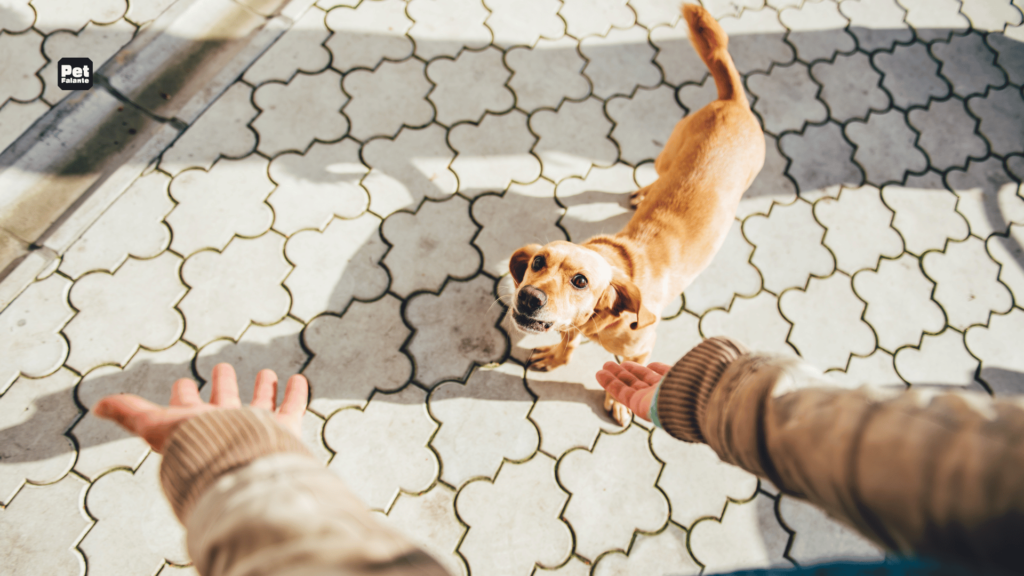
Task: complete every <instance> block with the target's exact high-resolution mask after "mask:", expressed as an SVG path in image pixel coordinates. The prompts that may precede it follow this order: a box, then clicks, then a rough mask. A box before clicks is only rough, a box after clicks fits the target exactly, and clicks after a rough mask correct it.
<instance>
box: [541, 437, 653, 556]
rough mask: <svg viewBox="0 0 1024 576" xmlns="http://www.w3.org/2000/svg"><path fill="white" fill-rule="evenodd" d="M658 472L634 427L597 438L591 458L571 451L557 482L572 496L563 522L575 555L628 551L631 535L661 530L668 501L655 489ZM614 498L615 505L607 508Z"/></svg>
mask: <svg viewBox="0 0 1024 576" xmlns="http://www.w3.org/2000/svg"><path fill="white" fill-rule="evenodd" d="M661 467H662V465H661V462H658V460H657V459H655V458H654V456H653V455H652V454H651V452H650V446H649V437H648V434H647V432H645V431H644V430H643V429H642V428H639V427H637V426H631V427H629V428H627V429H626V431H625V432H623V433H622V434H616V435H614V436H611V435H603V436H601V437H599V438H598V440H597V444H596V445H595V446H594V449H593V451H592V452H588V451H586V450H574V451H572V452H569V453H568V454H566V455H565V457H564V458H562V460H561V462H560V463H559V465H558V480H559V482H560V483H561V485H562V486H565V488H566V489H567V490H568V491H569V492H570V493H571V494H572V498H571V499H569V504H568V505H567V506H566V508H565V512H563V514H562V516H563V517H564V518H565V519H566V521H567V522H569V525H570V526H572V528H573V534H574V535H575V537H576V547H575V551H576V554H579V555H580V556H582V557H584V558H587V559H590V560H594V559H596V558H597V557H598V555H599V554H601V552H604V551H605V550H613V549H618V550H627V549H628V548H629V545H630V542H631V540H632V538H633V533H634V530H641V531H644V532H653V531H656V530H658V529H659V528H661V527H662V526H664V525H665V523H666V522H667V521H668V514H669V508H668V501H667V500H666V499H665V495H664V494H662V493H661V492H660V491H659V490H657V489H656V488H654V486H653V484H654V482H655V480H656V479H657V478H658V473H659V472H661ZM612 494H614V495H615V498H616V505H614V506H609V505H608V499H609V497H610V495H612Z"/></svg>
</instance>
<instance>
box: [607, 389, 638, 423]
mask: <svg viewBox="0 0 1024 576" xmlns="http://www.w3.org/2000/svg"><path fill="white" fill-rule="evenodd" d="M604 409H605V410H607V411H608V413H609V414H610V415H611V417H612V419H613V420H615V421H616V422H618V423H619V426H627V425H629V423H630V422H631V421H632V420H633V411H632V410H630V409H629V408H627V407H626V405H625V404H623V403H621V402H619V401H618V400H616V399H615V398H612V395H611V394H608V393H607V392H605V395H604Z"/></svg>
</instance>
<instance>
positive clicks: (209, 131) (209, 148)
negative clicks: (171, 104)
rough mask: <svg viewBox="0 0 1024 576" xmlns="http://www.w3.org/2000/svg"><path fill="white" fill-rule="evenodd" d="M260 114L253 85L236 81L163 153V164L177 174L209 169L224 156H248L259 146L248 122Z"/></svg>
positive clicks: (171, 172)
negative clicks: (256, 105) (253, 93)
mask: <svg viewBox="0 0 1024 576" xmlns="http://www.w3.org/2000/svg"><path fill="white" fill-rule="evenodd" d="M257 114H259V110H257V109H256V107H255V106H253V105H252V88H250V87H249V86H246V85H245V84H244V83H242V82H235V83H234V84H232V85H231V87H230V88H228V89H227V91H226V92H224V94H222V95H221V97H220V98H218V99H217V101H216V102H214V103H213V104H212V105H210V107H209V108H208V109H207V110H206V112H204V113H203V115H202V116H200V117H199V118H198V119H197V120H196V121H195V122H193V123H192V125H191V126H189V128H188V130H186V131H185V133H184V134H182V135H181V137H180V138H178V140H176V141H175V142H174V146H171V147H170V148H169V149H167V151H165V152H164V153H163V156H162V157H161V159H160V168H161V169H162V170H164V171H167V172H169V173H170V174H172V175H174V174H177V173H179V172H181V171H182V170H184V169H186V168H202V169H203V170H209V169H210V167H211V166H213V163H214V162H216V160H217V158H219V157H221V156H228V157H231V158H239V157H242V156H245V155H246V154H248V153H250V152H252V150H253V149H254V148H255V147H256V132H255V131H254V130H253V129H252V128H250V127H249V125H248V124H249V122H251V121H252V119H253V118H255V117H256V115H257Z"/></svg>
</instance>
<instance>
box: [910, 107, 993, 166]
mask: <svg viewBox="0 0 1024 576" xmlns="http://www.w3.org/2000/svg"><path fill="white" fill-rule="evenodd" d="M907 120H908V121H909V122H910V125H911V126H913V127H914V128H915V129H916V130H917V131H918V133H919V134H920V135H921V137H920V138H919V139H918V141H917V143H918V145H919V146H920V147H921V149H923V150H924V151H925V153H926V154H928V160H929V161H930V164H931V167H932V168H934V169H936V170H943V171H944V170H947V169H949V168H954V167H959V168H963V167H965V166H966V165H967V160H968V159H969V158H974V159H981V158H984V157H985V156H986V155H987V154H988V146H987V145H986V144H985V141H984V140H982V139H981V138H980V137H979V136H978V135H977V134H976V133H975V130H976V128H977V126H978V121H977V120H975V119H974V118H972V117H971V116H970V115H969V114H968V113H967V110H965V109H964V103H963V102H962V101H960V100H958V99H956V98H950V99H949V100H945V101H941V102H940V101H935V100H932V101H931V102H929V103H928V107H927V108H915V109H914V110H911V111H910V113H909V114H907Z"/></svg>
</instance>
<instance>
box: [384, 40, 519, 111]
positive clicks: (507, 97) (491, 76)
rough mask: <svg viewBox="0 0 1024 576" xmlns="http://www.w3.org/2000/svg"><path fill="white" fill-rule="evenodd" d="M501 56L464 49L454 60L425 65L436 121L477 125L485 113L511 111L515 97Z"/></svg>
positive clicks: (496, 52)
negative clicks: (431, 85)
mask: <svg viewBox="0 0 1024 576" xmlns="http://www.w3.org/2000/svg"><path fill="white" fill-rule="evenodd" d="M502 56H503V54H502V52H501V50H498V49H497V48H494V47H493V46H491V47H487V48H484V49H483V50H480V51H478V52H477V51H472V50H463V51H462V52H460V53H459V55H458V56H457V57H456V58H455V59H454V60H453V59H449V58H438V59H436V60H433V61H432V62H430V64H428V65H427V69H426V74H427V78H429V79H430V81H431V82H432V83H433V84H434V86H433V88H432V90H431V91H430V96H428V98H429V99H430V101H431V102H433V104H434V108H435V109H436V110H437V121H438V122H440V123H441V124H444V125H446V126H451V125H452V124H455V123H456V122H459V121H463V120H468V121H470V122H479V121H480V119H481V117H482V116H483V115H484V113H485V112H491V113H494V114H500V113H502V112H505V111H507V110H509V109H511V108H512V105H513V104H514V102H515V98H514V97H513V95H512V91H511V90H509V89H508V87H506V83H507V82H508V80H509V78H510V77H511V76H512V73H511V72H510V71H509V70H508V69H506V68H505V67H504V66H502V63H501V61H502ZM378 97H379V96H378Z"/></svg>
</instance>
